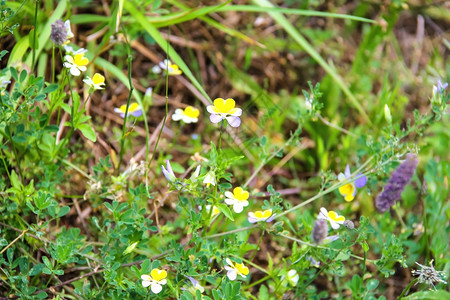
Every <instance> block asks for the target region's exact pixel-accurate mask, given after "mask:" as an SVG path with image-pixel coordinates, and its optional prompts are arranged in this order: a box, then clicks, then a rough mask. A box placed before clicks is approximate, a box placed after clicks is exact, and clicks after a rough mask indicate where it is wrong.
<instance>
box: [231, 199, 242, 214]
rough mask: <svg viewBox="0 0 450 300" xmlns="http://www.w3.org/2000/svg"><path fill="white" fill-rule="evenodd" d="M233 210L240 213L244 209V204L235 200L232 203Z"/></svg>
mask: <svg viewBox="0 0 450 300" xmlns="http://www.w3.org/2000/svg"><path fill="white" fill-rule="evenodd" d="M233 210H234V211H235V212H236V213H241V212H242V211H243V210H244V206H243V205H242V204H240V203H237V202H235V203H234V205H233Z"/></svg>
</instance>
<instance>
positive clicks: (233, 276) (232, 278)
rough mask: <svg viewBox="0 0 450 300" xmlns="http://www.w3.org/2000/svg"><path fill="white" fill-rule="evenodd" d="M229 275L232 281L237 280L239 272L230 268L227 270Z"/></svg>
mask: <svg viewBox="0 0 450 300" xmlns="http://www.w3.org/2000/svg"><path fill="white" fill-rule="evenodd" d="M227 277H228V279H230V280H231V281H233V280H236V277H237V273H236V271H235V270H230V271H228V272H227Z"/></svg>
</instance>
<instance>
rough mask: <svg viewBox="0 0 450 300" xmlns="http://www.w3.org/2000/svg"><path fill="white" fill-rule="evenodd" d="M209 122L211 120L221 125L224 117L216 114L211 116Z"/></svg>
mask: <svg viewBox="0 0 450 300" xmlns="http://www.w3.org/2000/svg"><path fill="white" fill-rule="evenodd" d="M209 120H210V121H211V122H212V123H214V124H217V123H219V122H220V121H222V120H223V116H221V115H216V114H211V115H210V116H209Z"/></svg>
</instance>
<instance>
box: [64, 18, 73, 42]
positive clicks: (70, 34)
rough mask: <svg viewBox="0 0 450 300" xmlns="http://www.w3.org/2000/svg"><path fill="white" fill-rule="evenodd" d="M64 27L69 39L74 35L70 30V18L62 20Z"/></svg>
mask: <svg viewBox="0 0 450 300" xmlns="http://www.w3.org/2000/svg"><path fill="white" fill-rule="evenodd" d="M64 27H65V28H66V39H67V40H69V39H71V38H73V37H74V35H73V33H72V30H71V29H70V20H66V21H65V22H64ZM66 43H69V41H66Z"/></svg>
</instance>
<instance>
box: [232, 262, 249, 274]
mask: <svg viewBox="0 0 450 300" xmlns="http://www.w3.org/2000/svg"><path fill="white" fill-rule="evenodd" d="M235 267H236V269H238V270H239V272H240V273H241V274H243V275H247V274H248V273H249V270H248V268H247V267H246V266H244V264H235Z"/></svg>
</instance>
